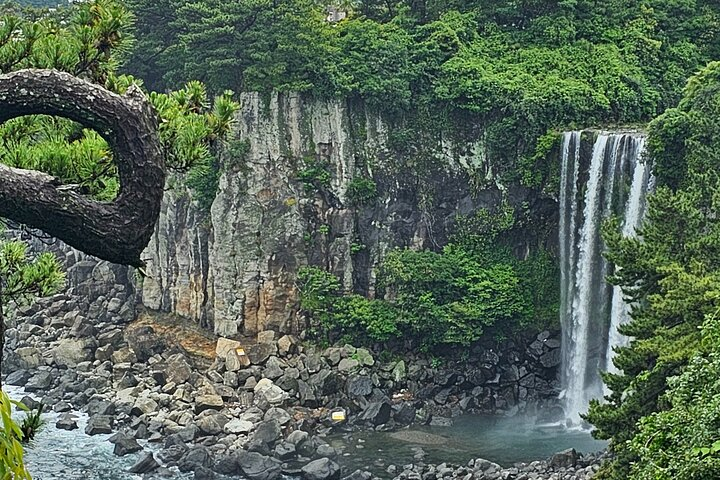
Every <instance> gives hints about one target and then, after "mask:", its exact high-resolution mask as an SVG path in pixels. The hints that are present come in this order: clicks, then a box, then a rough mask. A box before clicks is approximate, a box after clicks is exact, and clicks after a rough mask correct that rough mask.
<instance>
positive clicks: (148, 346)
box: [125, 325, 166, 363]
mask: <svg viewBox="0 0 720 480" xmlns="http://www.w3.org/2000/svg"><path fill="white" fill-rule="evenodd" d="M125 339H126V340H127V342H128V346H129V347H130V348H131V349H132V350H133V351H134V352H135V355H136V356H137V359H138V361H139V362H142V363H145V362H147V361H148V359H149V358H150V357H152V356H153V355H155V354H156V353H161V352H162V351H163V350H165V346H166V345H165V342H164V341H163V339H162V338H161V337H159V336H158V335H157V334H156V333H155V330H154V329H153V328H152V327H151V326H149V325H142V326H139V327H136V328H131V329H128V330H126V332H125Z"/></svg>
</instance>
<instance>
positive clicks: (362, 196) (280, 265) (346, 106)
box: [139, 94, 556, 337]
mask: <svg viewBox="0 0 720 480" xmlns="http://www.w3.org/2000/svg"><path fill="white" fill-rule="evenodd" d="M241 103H242V108H241V111H240V112H239V114H238V118H237V123H236V136H237V138H238V139H239V140H240V141H243V142H245V144H246V147H247V148H246V149H245V153H244V154H243V155H237V154H233V153H232V151H228V152H225V154H224V155H223V156H222V158H221V162H220V163H221V174H220V181H219V188H218V192H217V196H216V197H215V200H214V202H213V204H212V207H211V209H210V212H209V213H203V212H201V211H199V210H198V208H197V207H196V206H195V205H194V204H193V202H192V201H191V199H190V197H189V193H188V191H187V190H186V189H185V187H183V186H182V185H181V184H180V183H179V182H175V184H174V185H170V186H172V187H174V188H171V189H169V190H168V192H167V193H166V197H165V202H164V205H163V209H162V213H161V218H160V221H159V222H158V225H157V231H156V235H155V236H154V238H153V239H152V241H151V244H150V245H149V247H148V248H147V250H146V252H145V256H144V259H145V260H146V261H147V263H148V273H149V274H150V277H149V278H146V279H145V280H144V282H143V284H142V286H141V288H140V289H139V290H140V291H141V294H142V295H141V298H142V302H143V303H144V304H145V305H146V306H147V307H149V308H151V309H155V310H161V311H166V312H172V313H176V314H179V315H182V316H185V317H188V318H191V319H193V320H194V321H196V322H198V323H199V324H200V325H202V326H205V327H207V328H209V329H211V330H213V331H214V332H215V333H217V334H219V335H222V336H226V337H233V336H241V335H254V334H256V333H257V332H258V331H262V330H267V329H273V330H276V331H280V332H284V333H285V332H297V331H299V330H300V329H301V327H302V322H303V319H302V318H300V317H299V314H298V289H297V286H296V284H295V277H296V272H297V271H298V269H299V268H301V267H302V266H304V265H308V264H312V265H320V266H323V267H325V268H327V269H328V270H330V271H331V272H333V273H335V274H336V275H337V276H338V277H339V278H341V280H342V282H343V284H344V286H345V288H346V290H347V291H355V292H358V293H362V294H366V295H370V296H372V295H374V287H375V273H376V267H377V266H378V264H379V262H380V261H381V260H382V258H383V256H384V255H385V253H386V252H387V251H388V250H389V249H391V248H394V247H415V248H421V247H422V248H439V247H440V246H442V245H444V244H445V243H446V242H447V237H448V234H449V228H450V227H451V226H452V223H453V220H454V218H455V217H456V215H458V214H469V213H472V212H473V211H476V210H477V209H479V208H483V207H489V206H493V205H497V204H498V203H499V202H500V201H501V199H502V198H506V199H508V200H509V201H510V202H511V203H513V204H516V205H519V204H521V203H523V202H528V203H531V204H532V205H535V203H534V202H536V201H537V198H533V195H532V194H531V192H528V191H526V190H524V189H521V188H518V187H504V186H503V185H502V183H501V182H500V181H499V180H498V179H497V175H496V174H495V173H494V169H493V166H492V165H490V164H489V163H488V162H487V161H486V160H485V159H486V155H485V149H484V147H483V142H482V131H481V129H480V128H479V127H475V126H468V127H467V128H466V129H465V131H464V132H463V133H462V135H455V136H454V138H452V139H450V138H446V136H445V135H444V134H443V133H442V132H427V131H425V132H418V131H417V130H413V129H410V128H406V124H405V123H404V122H403V121H399V120H394V121H391V120H388V119H386V118H383V117H382V116H380V115H376V114H373V113H371V112H368V111H366V109H365V108H364V107H363V106H362V105H358V104H352V103H347V102H345V101H341V100H335V101H321V100H315V99H308V98H305V97H303V96H301V95H296V94H275V95H273V96H270V97H263V96H261V95H258V94H244V95H243V96H242V102H241ZM550 202H552V201H551V200H550ZM553 205H554V203H553ZM554 209H556V206H555V207H554ZM550 210H553V208H550ZM535 241H536V239H534V240H533V242H535Z"/></svg>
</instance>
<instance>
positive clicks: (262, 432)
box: [253, 420, 282, 444]
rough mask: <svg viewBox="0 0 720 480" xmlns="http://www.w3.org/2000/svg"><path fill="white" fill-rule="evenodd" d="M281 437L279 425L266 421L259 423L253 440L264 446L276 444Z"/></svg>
mask: <svg viewBox="0 0 720 480" xmlns="http://www.w3.org/2000/svg"><path fill="white" fill-rule="evenodd" d="M281 435H282V431H281V430H280V424H279V423H278V422H277V420H266V421H263V422H261V423H260V424H259V425H258V426H257V428H256V429H255V433H254V434H253V439H255V440H260V441H261V442H263V443H266V444H272V443H274V442H276V441H277V440H278V439H279V438H280V437H281Z"/></svg>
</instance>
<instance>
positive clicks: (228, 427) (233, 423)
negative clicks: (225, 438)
mask: <svg viewBox="0 0 720 480" xmlns="http://www.w3.org/2000/svg"><path fill="white" fill-rule="evenodd" d="M253 427H254V425H253V423H252V422H248V421H247V420H240V419H237V418H234V419H232V420H230V421H229V422H228V423H226V424H225V427H224V430H225V433H234V434H245V433H249V432H251V431H252V429H253Z"/></svg>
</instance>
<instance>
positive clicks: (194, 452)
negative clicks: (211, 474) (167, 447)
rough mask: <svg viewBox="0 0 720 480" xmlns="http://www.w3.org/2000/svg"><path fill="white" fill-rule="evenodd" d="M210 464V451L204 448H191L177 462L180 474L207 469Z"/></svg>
mask: <svg viewBox="0 0 720 480" xmlns="http://www.w3.org/2000/svg"><path fill="white" fill-rule="evenodd" d="M211 463H212V457H211V456H210V451H209V450H208V449H207V448H206V447H193V448H191V449H189V450H188V451H187V452H185V455H183V456H182V458H180V460H178V468H179V469H180V471H181V472H192V471H194V470H195V469H196V468H197V467H209V466H210V465H211Z"/></svg>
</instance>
